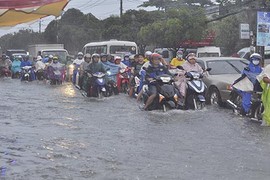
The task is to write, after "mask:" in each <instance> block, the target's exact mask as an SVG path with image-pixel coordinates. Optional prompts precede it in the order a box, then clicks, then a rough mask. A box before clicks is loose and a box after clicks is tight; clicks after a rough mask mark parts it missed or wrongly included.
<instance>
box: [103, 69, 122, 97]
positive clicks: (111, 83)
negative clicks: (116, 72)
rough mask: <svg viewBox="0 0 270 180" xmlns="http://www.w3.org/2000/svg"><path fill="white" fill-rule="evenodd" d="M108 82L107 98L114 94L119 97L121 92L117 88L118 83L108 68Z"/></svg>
mask: <svg viewBox="0 0 270 180" xmlns="http://www.w3.org/2000/svg"><path fill="white" fill-rule="evenodd" d="M106 74H107V76H108V82H107V84H106V89H107V96H112V95H113V94H115V95H118V94H119V91H118V88H117V83H116V82H115V76H113V75H112V73H111V71H110V68H107V73H106Z"/></svg>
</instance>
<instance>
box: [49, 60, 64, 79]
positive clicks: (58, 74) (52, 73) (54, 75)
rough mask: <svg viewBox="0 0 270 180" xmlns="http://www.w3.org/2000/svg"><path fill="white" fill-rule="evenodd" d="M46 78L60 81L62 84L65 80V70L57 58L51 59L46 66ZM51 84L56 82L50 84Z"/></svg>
mask: <svg viewBox="0 0 270 180" xmlns="http://www.w3.org/2000/svg"><path fill="white" fill-rule="evenodd" d="M47 71H48V78H49V79H51V80H53V81H55V80H58V81H61V82H63V81H64V79H65V68H64V65H63V64H62V63H60V62H59V59H58V57H57V56H54V57H53V62H52V63H51V64H50V65H49V66H48V68H47ZM51 83H52V84H54V83H56V82H51Z"/></svg>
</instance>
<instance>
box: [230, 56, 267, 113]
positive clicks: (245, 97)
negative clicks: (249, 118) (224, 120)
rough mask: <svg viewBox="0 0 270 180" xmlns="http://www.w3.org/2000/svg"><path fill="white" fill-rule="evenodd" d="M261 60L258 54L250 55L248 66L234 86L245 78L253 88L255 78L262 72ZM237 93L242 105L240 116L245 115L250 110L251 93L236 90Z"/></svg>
mask: <svg viewBox="0 0 270 180" xmlns="http://www.w3.org/2000/svg"><path fill="white" fill-rule="evenodd" d="M261 60H262V57H261V55H260V54H258V53H253V54H251V55H250V58H249V61H250V63H249V65H248V67H246V68H245V69H244V70H243V72H242V76H241V77H240V78H239V79H237V80H236V81H235V82H234V84H236V83H237V82H239V81H241V80H243V79H244V78H245V77H247V78H248V79H250V81H251V82H252V84H253V85H254V86H255V84H256V82H257V81H256V78H255V76H257V75H259V74H260V73H261V72H262V68H261V65H260V64H261ZM237 92H238V93H239V94H240V96H241V97H242V103H241V104H242V105H241V110H240V113H241V115H244V116H245V115H247V114H248V113H249V111H250V108H251V98H252V92H246V91H242V90H239V89H237Z"/></svg>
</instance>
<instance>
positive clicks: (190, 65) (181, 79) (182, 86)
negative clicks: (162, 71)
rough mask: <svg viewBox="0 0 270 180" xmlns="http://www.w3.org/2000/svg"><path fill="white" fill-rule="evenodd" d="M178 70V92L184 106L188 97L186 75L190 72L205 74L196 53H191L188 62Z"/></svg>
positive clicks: (176, 82)
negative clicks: (197, 60)
mask: <svg viewBox="0 0 270 180" xmlns="http://www.w3.org/2000/svg"><path fill="white" fill-rule="evenodd" d="M178 68H180V69H178V72H177V76H176V81H175V84H176V86H177V87H178V90H179V92H180V95H181V98H179V101H182V102H181V104H183V101H184V99H185V97H186V83H187V81H186V77H185V74H186V73H187V72H190V71H195V72H198V73H203V69H202V68H201V66H200V65H199V64H198V63H197V62H196V55H195V54H194V53H189V54H188V55H187V61H185V62H184V63H183V65H182V66H178Z"/></svg>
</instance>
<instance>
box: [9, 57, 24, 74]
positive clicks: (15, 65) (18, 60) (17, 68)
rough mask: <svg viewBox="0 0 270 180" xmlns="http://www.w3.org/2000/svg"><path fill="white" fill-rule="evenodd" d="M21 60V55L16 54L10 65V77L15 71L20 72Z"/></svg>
mask: <svg viewBox="0 0 270 180" xmlns="http://www.w3.org/2000/svg"><path fill="white" fill-rule="evenodd" d="M21 61H22V56H18V57H15V58H14V61H13V62H12V65H11V71H12V77H14V75H15V74H16V73H21V70H22V69H21Z"/></svg>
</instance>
